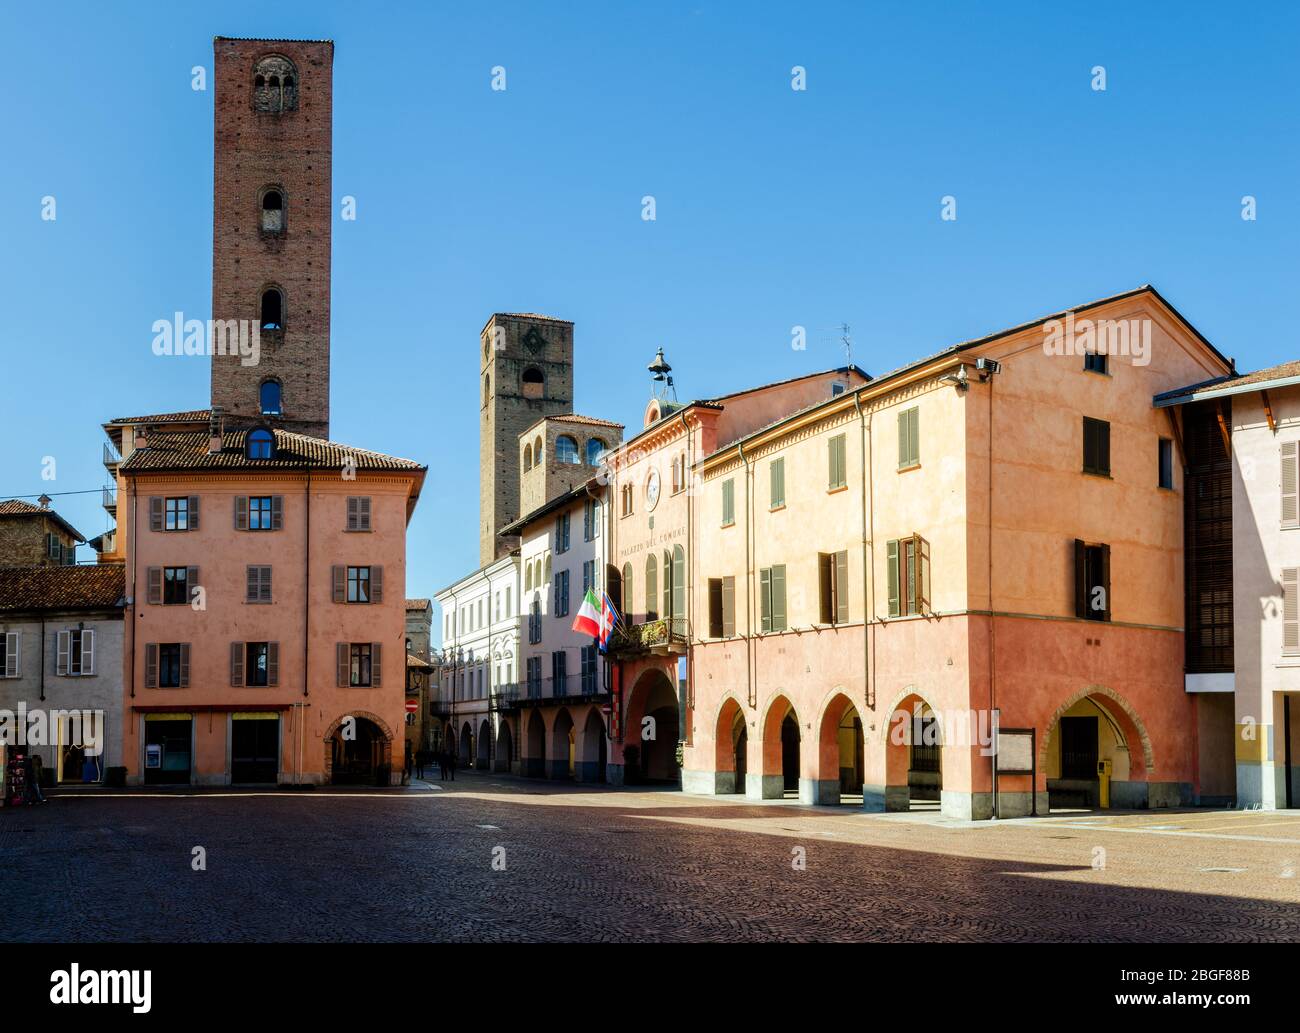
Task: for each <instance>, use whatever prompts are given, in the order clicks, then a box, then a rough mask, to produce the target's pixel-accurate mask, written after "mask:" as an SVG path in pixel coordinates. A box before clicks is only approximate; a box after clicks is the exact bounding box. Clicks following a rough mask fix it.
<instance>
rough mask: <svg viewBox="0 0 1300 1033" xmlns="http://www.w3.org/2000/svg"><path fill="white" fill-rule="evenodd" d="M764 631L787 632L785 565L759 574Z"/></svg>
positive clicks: (763, 570) (769, 568) (764, 568)
mask: <svg viewBox="0 0 1300 1033" xmlns="http://www.w3.org/2000/svg"><path fill="white" fill-rule="evenodd" d="M758 581H759V598H760V600H761V611H760V612H761V616H762V625H761V627H762V630H763V631H785V630H786V611H785V564H780V565H777V566H771V567H763V568H762V569H761V570H760V571H759V572H758Z"/></svg>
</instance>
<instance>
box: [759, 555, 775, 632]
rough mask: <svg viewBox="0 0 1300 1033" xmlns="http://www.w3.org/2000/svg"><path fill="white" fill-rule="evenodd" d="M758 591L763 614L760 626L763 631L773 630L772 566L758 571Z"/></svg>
mask: <svg viewBox="0 0 1300 1033" xmlns="http://www.w3.org/2000/svg"><path fill="white" fill-rule="evenodd" d="M758 592H759V599H760V602H761V605H760V613H761V614H762V623H761V624H760V625H759V627H760V628H761V629H762V630H763V631H771V630H772V568H771V567H764V568H763V569H762V570H760V571H759V572H758Z"/></svg>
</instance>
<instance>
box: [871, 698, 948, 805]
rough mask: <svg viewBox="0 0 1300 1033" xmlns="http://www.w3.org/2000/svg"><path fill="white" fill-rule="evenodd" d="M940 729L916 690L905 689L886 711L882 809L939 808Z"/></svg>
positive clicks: (932, 712) (935, 716)
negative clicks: (884, 778)
mask: <svg viewBox="0 0 1300 1033" xmlns="http://www.w3.org/2000/svg"><path fill="white" fill-rule="evenodd" d="M943 740H944V729H943V726H942V724H941V723H940V721H939V716H938V714H936V713H935V711H934V708H933V707H931V706H930V704H929V702H928V701H927V700H926V699H925V698H924V697H923V696H922V695H921V694H920V693H918V692H915V691H912V690H908V691H907V692H906V693H904V694H903V695H902V696H901V697H900V698H899V699H898V701H897V702H896V703H895V704H894V706H893V708H892V709H891V710H890V711H889V714H888V724H887V726H886V730H885V773H886V785H885V810H887V811H908V810H939V809H940V807H941V803H942V797H943Z"/></svg>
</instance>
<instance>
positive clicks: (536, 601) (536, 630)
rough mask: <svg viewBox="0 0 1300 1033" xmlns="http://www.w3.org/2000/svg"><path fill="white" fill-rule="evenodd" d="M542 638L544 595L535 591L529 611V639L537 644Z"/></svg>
mask: <svg viewBox="0 0 1300 1033" xmlns="http://www.w3.org/2000/svg"><path fill="white" fill-rule="evenodd" d="M541 640H542V596H541V594H540V593H539V592H534V593H533V605H532V606H531V607H530V608H529V611H528V641H529V642H530V643H531V644H533V645H536V644H537V643H538V642H540V641H541Z"/></svg>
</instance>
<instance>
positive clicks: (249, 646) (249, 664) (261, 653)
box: [244, 642, 275, 687]
mask: <svg viewBox="0 0 1300 1033" xmlns="http://www.w3.org/2000/svg"><path fill="white" fill-rule="evenodd" d="M272 645H273V643H271V642H246V643H244V650H245V659H244V672H245V674H244V684H245V685H251V686H255V687H256V686H267V685H274V684H275V681H273V680H272V678H271V647H272Z"/></svg>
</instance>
